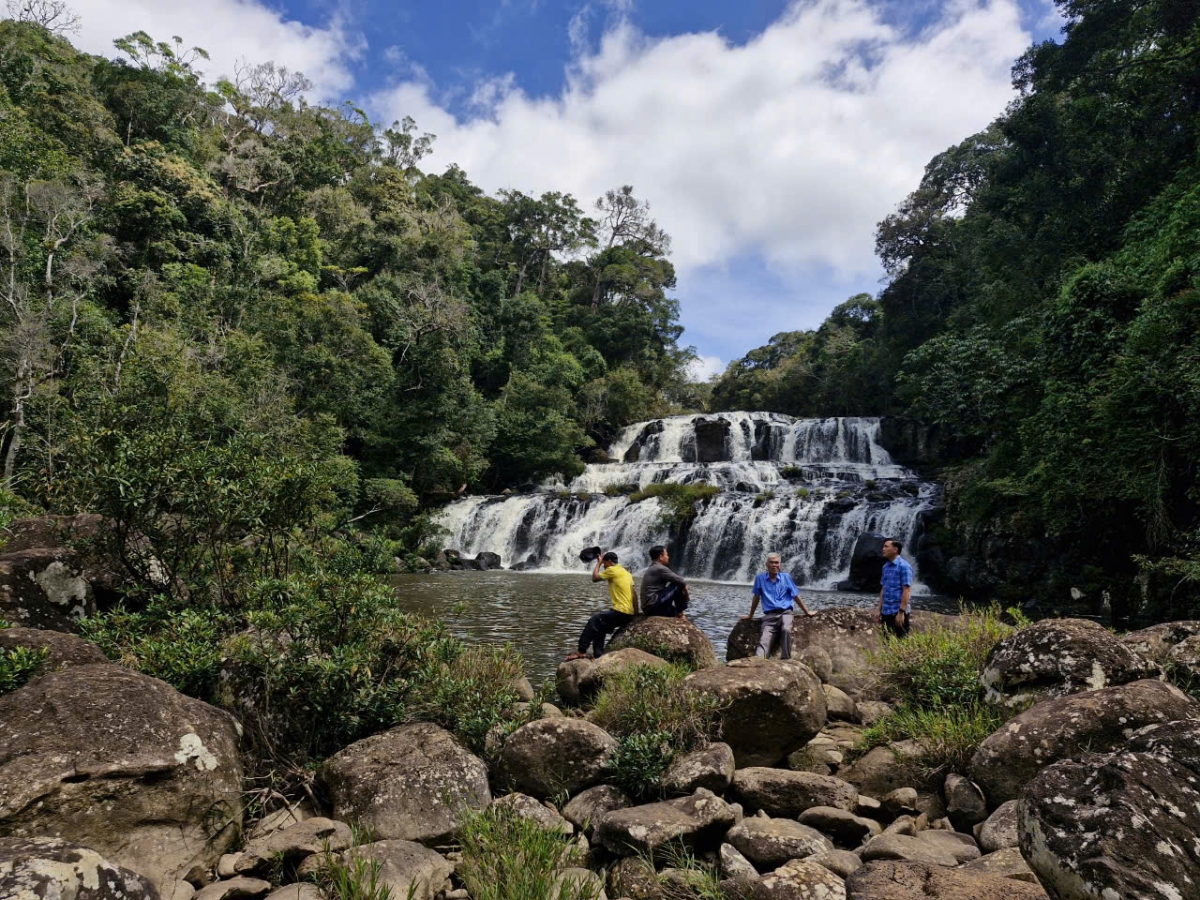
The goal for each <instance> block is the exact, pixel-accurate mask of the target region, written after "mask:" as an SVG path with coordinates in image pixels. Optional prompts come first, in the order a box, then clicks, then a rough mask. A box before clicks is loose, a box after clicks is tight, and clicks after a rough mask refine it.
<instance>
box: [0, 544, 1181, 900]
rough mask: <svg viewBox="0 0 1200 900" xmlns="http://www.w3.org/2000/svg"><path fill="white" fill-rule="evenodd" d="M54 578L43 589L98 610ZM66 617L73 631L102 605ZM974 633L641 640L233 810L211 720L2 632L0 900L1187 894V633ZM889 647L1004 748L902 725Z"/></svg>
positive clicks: (242, 775)
mask: <svg viewBox="0 0 1200 900" xmlns="http://www.w3.org/2000/svg"><path fill="white" fill-rule="evenodd" d="M14 552H17V553H26V554H28V550H27V549H23V550H18V551H14ZM44 555H45V557H46V562H45V564H46V565H47V566H51V565H57V566H59V568H58V569H56V570H55V572H56V576H55V577H56V578H57V579H59V583H62V582H64V581H65V582H67V583H74V582H71V581H70V579H72V578H79V579H83V580H84V583H90V582H87V580H86V578H85V576H84V574H83V572H82V570H80V569H77V568H74V567H73V566H74V563H73V562H72V560H71V559H70V558H69V556H68V555H66V554H64V553H58V554H57V555H55V554H49V553H47V554H44ZM2 562H3V559H0V563H2ZM31 565H32V564H31ZM40 565H42V563H41V562H39V563H37V565H36V566H34V567H33V568H32V569H31V570H30V571H32V572H33V575H32V576H30V577H28V578H15V579H10V580H9V582H8V583H7V585H8V586H7V590H8V593H7V594H5V595H4V599H5V603H6V615H7V614H8V611H11V610H13V609H21V610H25V611H26V613H27V617H26V618H25V619H24V621H27V622H29V623H31V624H42V625H44V624H50V619H49V618H47V617H48V616H49V614H50V613H51V612H54V611H55V610H57V609H59V608H60V607H63V604H62V603H61V598H60V597H59V594H57V593H54V592H53V591H47V590H46V587H45V584H44V582H45V581H46V580H47V579H45V578H43V579H41V580H40V581H39V578H38V570H37V566H40ZM81 591H82V595H80V592H81ZM73 596H75V597H76V598H77V599H80V600H82V601H83V602H82V603H79V604H76V605H75V606H68V607H66V608H65V612H64V613H63V614H64V615H65V616H66V617H67V618H66V621H68V622H71V621H74V620H73V619H72V618H71V617H72V616H73V615H74V614H75V612H76V611H77V610H82V611H83V612H86V611H87V608H88V607H87V599H88V594H87V591H86V589H80V590H77V591H75V594H74V595H73ZM39 617H40V618H39ZM54 623H55V624H57V623H58V620H57V619H55V620H54ZM984 624H985V626H986V627H984V626H981V625H980V621H978V620H977V617H974V616H963V617H955V616H933V615H925V616H921V617H919V618H918V630H917V633H916V634H914V636H913V637H912V638H910V639H909V641H910V643H909V644H908V645H902V646H900V647H898V648H897V647H894V646H893V647H889V646H888V645H885V644H884V642H883V641H882V639H881V637H880V635H879V632H878V630H877V629H876V627H875V626H874V623H873V622H872V621H871V614H870V613H869V612H867V611H863V610H853V609H838V610H830V611H826V612H823V613H822V614H820V615H819V616H817V617H816V618H813V619H802V618H801V619H797V621H796V626H795V634H794V638H795V646H796V648H797V651H796V658H795V659H794V660H791V661H788V662H782V661H779V660H774V659H772V660H759V659H755V658H753V656H752V655H751V648H752V646H753V639H754V637H755V630H756V626H757V623H750V622H742V623H739V624H738V626H737V627H736V628H735V629H734V632H733V634H731V635H730V638H729V657H730V659H729V661H728V662H726V663H722V662H721V661H720V660H719V659H718V657H717V655H716V653H715V652H714V650H713V647H712V644H711V642H710V641H709V640H708V639H707V638H706V637H705V636H704V635H703V634H702V633H701V632H700V631H699V630H698V629H696V628H695V627H694V626H692V625H690V624H689V623H687V622H683V621H678V620H665V619H639V620H637V621H635V622H634V623H633V624H632V625H631V626H630V627H629V628H628V629H627V630H626V631H625V632H624V633H623V634H622V635H620V636H619V637H618V638H617V640H615V641H614V642H613V645H612V647H613V650H612V652H610V653H609V654H607V655H606V656H605V657H603V658H602V659H600V660H596V661H591V660H578V661H574V662H571V663H564V664H563V665H562V666H560V667H559V671H558V674H557V678H556V684H555V686H554V689H555V691H556V693H557V697H555V698H553V699H554V700H555V701H556V702H555V703H554V704H552V703H550V702H549V700H550V699H551V698H550V697H549V696H548V694H547V693H545V692H543V693H541V694H538V693H537V692H535V691H534V690H533V689H532V688H531V687H530V686H529V685H528V683H527V682H524V683H518V684H515V685H514V691H515V692H516V693H517V694H519V695H520V697H521V698H522V699H521V700H520V701H519V703H520V709H519V710H518V711H517V712H518V713H519V715H520V719H519V720H518V721H516V722H514V723H513V724H514V726H515V727H500V726H496V727H494V728H493V729H492V731H491V732H489V734H488V736H487V741H486V742H485V745H484V747H483V749H481V750H480V751H478V752H473V751H472V750H471V749H468V747H467V746H466V744H465V743H464V742H463V741H462V740H461V739H460V738H459V737H458V736H456V734H454V733H452V732H451V731H449V730H447V729H446V728H444V727H441V726H439V725H437V724H434V723H432V722H426V721H407V722H405V723H404V724H399V725H396V726H395V727H392V728H390V729H385V730H382V731H380V732H378V733H376V734H373V735H371V736H369V737H366V738H365V739H361V740H357V741H355V742H353V743H350V744H349V745H347V746H345V747H344V748H342V749H341V750H339V751H338V752H336V753H334V754H332V755H331V756H329V757H328V758H327V759H325V760H324V761H323V762H321V763H320V764H319V765H318V766H317V767H316V771H315V778H314V779H313V780H312V782H311V784H312V789H311V791H309V792H307V793H306V794H305V795H304V796H293V797H286V796H283V795H279V794H272V793H270V792H265V793H264V792H263V791H262V790H261V789H260V785H258V784H256V783H252V782H251V779H250V778H249V776H248V774H247V769H246V767H245V765H244V754H243V750H242V749H241V748H242V745H243V743H244V741H245V736H244V734H243V725H242V722H241V721H240V720H239V719H237V718H235V717H234V716H232V715H230V714H229V712H227V711H225V710H223V709H218V708H216V707H214V706H211V705H209V704H207V703H204V702H201V701H200V700H197V699H194V698H191V697H187V696H185V695H183V694H181V693H179V692H178V691H176V690H175V689H173V688H172V687H170V686H169V685H167V684H166V683H164V682H163V681H160V680H158V679H155V678H151V677H149V676H147V675H144V674H140V673H138V672H136V671H132V670H131V669H128V668H126V667H124V666H121V665H117V664H115V663H113V662H110V661H108V660H107V659H105V658H104V655H103V654H102V653H101V652H100V651H99V649H98V648H96V647H95V646H94V645H93V644H91V643H89V642H87V641H85V640H83V639H81V638H79V637H77V636H75V635H72V634H67V633H64V632H61V631H55V630H49V629H47V628H44V627H41V628H40V627H28V626H26V625H19V624H14V626H13V627H8V628H4V629H2V630H0V659H3V660H6V661H8V662H9V663H11V661H12V660H14V659H17V658H18V656H19V655H20V658H21V659H26V660H32V662H31V663H30V665H31V666H32V670H31V671H29V672H27V673H26V676H25V677H24V678H23V679H22V680H23V681H24V683H23V684H21V685H20V686H18V687H16V688H15V689H12V690H9V691H8V692H7V693H5V694H3V695H0V896H3V897H22V898H47V900H49V898H57V897H74V898H76V900H156V898H161V900H168V898H169V900H193V898H198V900H257V898H270V900H321V898H329V900H349V897H351V896H354V897H368V898H370V900H384V897H385V896H389V895H388V894H386V893H385V892H384V890H383V888H387V889H388V890H389V891H390V897H391V898H392V900H438V898H442V900H465V898H468V897H470V898H473V900H489V898H492V897H504V896H513V897H516V896H520V897H529V898H541V897H545V898H546V900H557V898H563V900H565V898H577V900H581V898H584V897H588V898H592V900H595V898H598V897H611V898H614V900H616V898H629V900H650V898H663V900H674V898H699V900H704V898H714V897H730V898H753V900H759V898H761V900H790V898H797V900H800V898H804V900H808V898H822V900H838V898H844V900H909V898H912V900H917V898H944V900H949V898H962V897H973V898H984V900H987V898H1004V900H1013V898H1016V900H1023V898H1030V900H1033V898H1045V897H1050V898H1054V900H1110V898H1112V897H1119V898H1156V900H1157V898H1180V900H1182V898H1188V897H1194V896H1198V894H1197V885H1200V848H1197V846H1196V843H1195V835H1196V834H1197V833H1200V812H1197V810H1200V788H1198V787H1197V785H1198V784H1200V704H1197V702H1196V700H1195V699H1193V697H1192V696H1190V695H1189V694H1188V693H1187V692H1186V691H1184V690H1180V688H1179V687H1177V686H1176V684H1183V685H1185V686H1187V685H1189V684H1190V683H1191V682H1190V679H1191V678H1192V677H1193V676H1195V677H1196V678H1197V679H1200V623H1197V622H1177V623H1171V624H1166V625H1159V626H1155V627H1153V628H1150V629H1146V630H1144V631H1141V632H1135V633H1133V634H1130V635H1126V636H1124V637H1117V636H1115V635H1113V634H1112V633H1110V632H1109V631H1107V630H1105V629H1103V628H1101V627H1100V626H1098V625H1096V624H1094V623H1091V622H1087V621H1081V620H1071V619H1061V620H1043V621H1040V622H1036V623H1025V622H1021V623H1017V624H1016V625H1015V626H1014V625H1001V624H998V623H997V622H993V621H990V620H989V621H988V622H987V623H984ZM981 641H985V642H986V644H987V646H984V645H983V644H982V643H981ZM906 647H907V648H915V649H918V650H920V651H921V653H920V654H919V655H923V656H924V657H925V661H926V662H928V661H930V660H932V661H933V662H934V663H936V664H937V665H938V666H942V665H943V663H945V661H946V660H949V659H951V658H954V657H955V655H956V654H961V653H962V652H965V649H971V648H973V651H972V652H975V651H978V652H980V653H981V654H982V655H981V656H979V660H981V662H980V663H979V664H976V663H975V662H971V663H970V666H974V668H973V669H972V678H973V679H974V681H973V683H972V684H970V685H968V687H969V688H971V689H972V690H976V691H977V693H978V697H979V698H980V702H981V703H986V707H980V709H984V708H986V710H987V711H988V712H987V716H988V718H987V719H986V721H988V722H989V723H998V724H997V727H995V728H994V729H992V730H991V732H990V733H988V734H984V735H981V736H980V739H979V740H977V741H975V742H974V743H971V744H970V745H969V746H968V749H969V750H970V752H969V753H968V754H966V755H963V753H962V752H961V751H962V749H963V747H962V746H958V747H957V748H956V749H957V751H959V752H958V755H957V756H955V755H954V753H948V752H946V750H945V747H944V746H942V744H944V743H945V741H946V738H945V736H944V735H941V736H939V735H938V734H936V733H935V732H934V731H933V730H932V729H928V730H926V731H924V732H922V731H920V730H915V726H913V725H912V724H911V722H916V721H923V720H919V719H916V718H913V716H914V711H913V709H912V708H911V707H912V704H911V698H912V697H914V696H918V694H915V693H914V690H916V688H915V687H914V680H919V679H920V678H922V677H925V676H924V675H921V674H919V673H918V674H913V673H914V672H916V670H912V671H911V672H909V671H907V670H905V668H904V666H905V665H907V664H908V663H907V662H906V660H908V659H909V658H910V657H906V656H904V655H903V654H904V653H906V652H908V651H907V649H906ZM889 654H891V655H889ZM970 666H968V668H970ZM960 669H961V667H960ZM906 672H907V674H906ZM937 677H938V678H939V679H940V681H939V684H941V685H943V687H945V686H946V685H952V684H953V683H954V678H955V677H957V676H956V675H955V674H954V671H952V669H951V668H949V667H943V669H940V670H939V674H938V676H937ZM945 689H947V690H948V689H949V688H945ZM906 698H907V699H906ZM956 702H957V701H956ZM967 708H968V707H966V706H963V709H967ZM970 708H971V709H974V707H970ZM947 709H948V710H949V711H950V713H951V715H952V716H953V712H954V710H953V708H951V707H947ZM905 716H908V717H909V718H908V719H905V718H904V717H905ZM899 721H908V722H910V724H909V725H908V726H906V727H908V728H909V731H907V732H904V733H903V735H902V734H901V732H899V731H896V727H897V726H896V725H895V723H896V722H899ZM889 723H892V724H891V725H889ZM889 728H891V729H892V730H891V731H889V730H888V729H889ZM889 735H890V739H889ZM939 741H940V742H942V744H939V743H938V742H939ZM521 879H523V880H521ZM538 879H541V880H540V881H539V880H538ZM519 880H520V884H521V885H523V887H521V888H520V890H521V891H523V893H518V892H517V888H516V887H514V886H513V885H516V884H517V882H518V881H519ZM372 883H373V884H374V885H375V890H374V892H373V893H372V892H370V890H369V888H370V885H371V884H372ZM347 885H355V886H356V887H355V888H354V889H355V890H363V889H366V890H367V893H358V894H353V893H349V892H348V891H349V888H347ZM489 885H490V887H489ZM505 885H509V887H505ZM531 885H533V886H532V887H531ZM539 885H540V886H539ZM364 886H366V888H364ZM497 886H498V887H497ZM497 890H500V891H505V890H507V891H509V892H510V893H509V894H505V893H496V892H495V891H497Z"/></svg>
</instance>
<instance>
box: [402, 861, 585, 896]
mask: <svg viewBox="0 0 1200 900" xmlns="http://www.w3.org/2000/svg"><path fill="white" fill-rule="evenodd" d="M564 892H565V894H566V896H568V897H577V896H579V895H580V893H582V892H586V894H585V896H588V897H591V898H594V900H607V897H608V895H607V894H605V892H604V879H603V878H601V877H600V876H599V875H597V874H596V873H595V872H593V871H591V870H590V869H583V868H577V867H576V868H570V869H563V870H562V871H561V872H559V873H558V875H557V876H556V877H555V884H554V887H553V889H552V890H551V893H550V898H549V900H558V898H559V897H560V896H562V895H563V894H564ZM401 896H403V895H401Z"/></svg>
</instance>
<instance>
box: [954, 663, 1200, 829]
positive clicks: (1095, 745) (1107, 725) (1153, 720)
mask: <svg viewBox="0 0 1200 900" xmlns="http://www.w3.org/2000/svg"><path fill="white" fill-rule="evenodd" d="M1194 715H1200V704H1197V703H1195V701H1193V700H1191V699H1190V698H1189V697H1188V696H1187V695H1186V694H1184V693H1183V692H1182V691H1180V690H1178V689H1177V688H1174V687H1172V686H1171V685H1169V684H1166V683H1164V682H1161V681H1136V682H1133V683H1132V684H1127V685H1118V686H1116V687H1110V688H1102V689H1100V690H1096V691H1088V692H1086V693H1079V694H1072V695H1070V696H1067V697H1061V698H1058V699H1054V700H1045V701H1043V702H1041V703H1038V704H1037V705H1036V706H1033V707H1031V708H1030V709H1028V710H1026V711H1025V712H1023V713H1021V714H1020V715H1019V716H1017V717H1016V718H1014V719H1011V720H1010V721H1009V722H1007V723H1006V724H1004V725H1002V726H1001V727H1000V728H999V729H998V730H997V731H996V732H995V733H994V734H992V735H991V736H990V737H989V738H987V740H985V741H984V742H983V743H982V744H981V745H980V746H979V749H978V750H977V751H976V752H975V755H974V756H973V757H972V758H971V764H970V766H969V769H970V775H971V778H972V780H974V781H975V783H976V784H978V785H979V786H980V787H981V788H982V789H983V793H984V796H985V797H987V800H988V803H989V804H991V805H992V806H998V805H999V804H1001V803H1004V802H1005V801H1007V800H1015V799H1016V798H1017V797H1018V796H1019V794H1020V793H1021V789H1022V788H1023V787H1024V786H1025V785H1026V784H1027V783H1028V782H1029V781H1030V780H1031V779H1032V778H1033V777H1034V776H1035V775H1036V774H1037V773H1038V772H1039V771H1041V770H1042V769H1044V768H1045V767H1046V766H1048V765H1050V764H1051V763H1054V762H1057V761H1058V760H1060V759H1067V758H1069V757H1071V756H1074V755H1076V754H1078V753H1080V752H1083V751H1086V750H1091V751H1095V752H1103V751H1106V750H1112V749H1114V748H1116V747H1119V746H1121V745H1123V744H1124V743H1125V741H1126V740H1127V739H1128V736H1129V735H1130V734H1132V733H1133V732H1134V731H1136V730H1137V729H1139V728H1142V727H1143V726H1146V725H1153V724H1158V723H1162V722H1169V721H1173V720H1175V719H1183V718H1187V717H1189V716H1194Z"/></svg>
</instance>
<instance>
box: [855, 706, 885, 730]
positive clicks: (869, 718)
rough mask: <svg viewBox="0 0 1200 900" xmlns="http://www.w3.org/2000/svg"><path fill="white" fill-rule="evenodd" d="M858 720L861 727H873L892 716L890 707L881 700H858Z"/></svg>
mask: <svg viewBox="0 0 1200 900" xmlns="http://www.w3.org/2000/svg"><path fill="white" fill-rule="evenodd" d="M857 706H858V718H859V721H860V722H862V724H863V725H868V726H869V725H874V724H875V723H876V722H878V721H879V720H880V719H882V718H884V717H885V716H890V715H891V714H892V707H891V704H889V703H884V702H883V701H882V700H859V701H858V703H857Z"/></svg>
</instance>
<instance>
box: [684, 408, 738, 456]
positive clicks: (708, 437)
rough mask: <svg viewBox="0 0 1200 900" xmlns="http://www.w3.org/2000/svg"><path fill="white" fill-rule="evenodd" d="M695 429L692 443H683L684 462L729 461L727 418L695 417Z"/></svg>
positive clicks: (728, 427)
mask: <svg viewBox="0 0 1200 900" xmlns="http://www.w3.org/2000/svg"><path fill="white" fill-rule="evenodd" d="M693 429H694V431H695V442H694V444H690V443H685V445H684V448H683V455H682V459H683V461H684V462H698V463H715V462H729V460H730V459H731V457H730V455H729V453H730V451H729V429H730V423H729V420H728V419H722V418H719V417H717V418H712V419H708V418H697V419H694V420H693Z"/></svg>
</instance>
